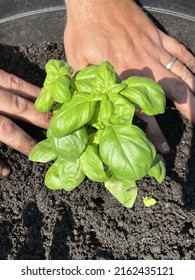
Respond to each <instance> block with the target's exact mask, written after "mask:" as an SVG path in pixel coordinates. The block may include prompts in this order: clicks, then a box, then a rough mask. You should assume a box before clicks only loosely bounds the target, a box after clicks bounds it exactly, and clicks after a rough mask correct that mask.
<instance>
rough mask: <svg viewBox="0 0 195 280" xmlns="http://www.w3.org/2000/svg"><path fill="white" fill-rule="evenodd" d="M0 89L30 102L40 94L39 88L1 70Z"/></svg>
mask: <svg viewBox="0 0 195 280" xmlns="http://www.w3.org/2000/svg"><path fill="white" fill-rule="evenodd" d="M0 88H2V89H6V90H9V91H10V92H13V93H15V94H18V95H20V96H22V97H24V98H27V99H28V100H31V101H34V100H35V98H36V97H38V95H39V94H40V88H39V87H37V86H35V85H32V84H30V83H28V82H26V81H24V80H22V79H20V78H18V77H17V76H15V75H13V74H9V73H7V72H5V71H3V70H0Z"/></svg>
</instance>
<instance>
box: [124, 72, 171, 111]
mask: <svg viewBox="0 0 195 280" xmlns="http://www.w3.org/2000/svg"><path fill="white" fill-rule="evenodd" d="M122 83H124V84H125V85H127V86H128V87H127V88H126V89H124V90H123V91H122V92H121V93H120V94H121V95H124V96H126V97H127V98H128V99H129V100H130V101H131V102H133V103H134V104H135V105H137V106H138V107H139V108H141V109H142V111H143V112H144V113H146V114H147V115H157V114H162V113H164V111H165V103H166V99H165V94H164V91H163V89H162V88H161V86H160V85H158V84H157V83H156V82H155V81H154V80H152V79H150V78H144V77H136V76H134V77H130V78H128V79H126V80H124V81H123V82H122Z"/></svg>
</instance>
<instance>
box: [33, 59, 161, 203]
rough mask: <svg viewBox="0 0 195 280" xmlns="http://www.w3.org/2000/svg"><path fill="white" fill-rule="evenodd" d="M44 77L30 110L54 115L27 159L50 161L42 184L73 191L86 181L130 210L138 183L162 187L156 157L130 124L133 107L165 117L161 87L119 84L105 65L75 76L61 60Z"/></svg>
mask: <svg viewBox="0 0 195 280" xmlns="http://www.w3.org/2000/svg"><path fill="white" fill-rule="evenodd" d="M46 74H47V75H46V79H45V81H44V84H43V88H42V90H41V93H40V95H39V97H38V98H37V99H36V101H35V107H36V109H37V110H38V111H40V112H48V111H52V112H53V117H52V120H51V122H50V127H49V129H48V130H47V134H46V135H47V138H46V139H45V140H43V141H41V142H39V143H38V144H37V145H36V146H35V147H34V148H33V149H32V151H31V153H30V155H29V159H30V160H32V161H36V162H43V163H45V162H49V161H52V165H51V166H50V167H49V169H48V170H47V172H46V175H45V185H46V186H47V187H48V188H49V189H53V190H61V189H64V190H66V191H72V190H73V189H74V188H76V187H77V186H78V185H79V184H81V183H82V181H83V180H84V179H85V178H86V177H88V178H89V179H90V180H92V181H95V182H102V183H104V185H105V187H106V189H107V190H108V191H109V192H110V193H111V194H112V195H113V196H114V197H115V198H116V199H117V200H118V201H119V202H120V203H121V204H122V205H124V206H125V207H128V208H131V207H132V206H133V205H134V202H135V200H136V197H137V195H138V186H137V185H136V181H137V180H140V179H141V178H143V177H144V176H146V175H150V176H153V177H154V178H155V179H156V180H157V181H158V182H159V183H161V182H162V181H163V180H164V177H165V166H164V162H163V160H162V159H161V156H160V155H158V154H157V152H156V149H155V147H154V145H153V144H152V143H151V142H150V141H149V140H148V138H147V137H146V135H145V133H144V132H143V131H142V130H141V129H140V128H139V127H138V126H136V125H135V124H134V123H135V122H133V121H134V115H135V111H136V109H139V110H141V111H143V112H144V113H145V114H147V115H157V114H162V113H164V110H165V95H164V92H163V89H162V88H161V87H160V86H159V85H158V84H157V83H156V82H155V81H153V80H152V79H150V78H145V77H137V76H132V77H129V78H127V79H126V80H121V78H120V77H119V75H118V74H117V73H116V72H115V70H114V67H113V66H112V65H111V64H110V63H109V62H103V63H101V64H100V65H91V66H88V67H86V68H84V69H83V70H81V71H79V72H78V73H76V74H74V70H73V68H72V67H71V66H70V65H69V64H67V63H66V62H65V61H59V60H50V61H49V62H48V63H47V64H46Z"/></svg>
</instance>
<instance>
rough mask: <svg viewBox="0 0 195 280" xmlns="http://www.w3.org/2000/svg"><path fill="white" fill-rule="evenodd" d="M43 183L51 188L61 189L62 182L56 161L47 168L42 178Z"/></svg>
mask: <svg viewBox="0 0 195 280" xmlns="http://www.w3.org/2000/svg"><path fill="white" fill-rule="evenodd" d="M44 183H45V185H46V186H47V187H48V188H49V189H52V190H61V189H63V186H62V182H61V179H60V175H59V170H58V163H56V162H55V163H54V164H53V165H52V166H50V168H49V169H48V170H47V172H46V174H45V179H44Z"/></svg>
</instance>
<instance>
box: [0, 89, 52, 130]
mask: <svg viewBox="0 0 195 280" xmlns="http://www.w3.org/2000/svg"><path fill="white" fill-rule="evenodd" d="M0 100H1V102H0V113H1V114H2V115H5V116H8V117H11V118H17V119H20V120H24V121H26V122H29V123H32V124H34V125H36V126H38V127H42V128H45V129H47V128H48V127H49V123H50V119H51V117H52V113H51V112H48V113H40V112H38V111H37V110H36V109H35V107H34V104H33V103H32V102H30V101H29V100H27V99H24V98H23V97H20V96H18V95H15V94H12V93H10V92H8V91H6V90H4V89H0Z"/></svg>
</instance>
